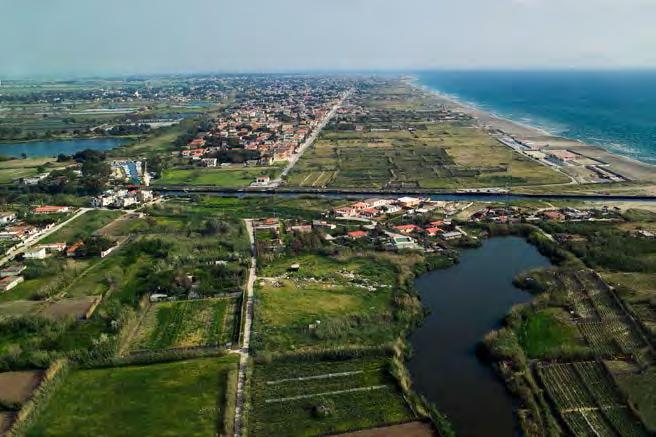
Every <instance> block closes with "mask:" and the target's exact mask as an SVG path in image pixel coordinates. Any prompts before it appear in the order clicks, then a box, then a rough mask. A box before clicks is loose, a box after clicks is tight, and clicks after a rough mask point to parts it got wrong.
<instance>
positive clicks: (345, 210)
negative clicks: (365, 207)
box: [334, 206, 357, 217]
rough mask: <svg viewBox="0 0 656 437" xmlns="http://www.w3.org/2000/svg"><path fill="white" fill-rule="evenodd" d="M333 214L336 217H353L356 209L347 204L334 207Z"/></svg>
mask: <svg viewBox="0 0 656 437" xmlns="http://www.w3.org/2000/svg"><path fill="white" fill-rule="evenodd" d="M334 212H335V215H336V216H338V217H353V216H355V215H356V213H357V211H356V210H355V209H353V208H351V207H349V206H343V207H341V208H335V210H334Z"/></svg>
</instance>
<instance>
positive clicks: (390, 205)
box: [332, 196, 456, 219]
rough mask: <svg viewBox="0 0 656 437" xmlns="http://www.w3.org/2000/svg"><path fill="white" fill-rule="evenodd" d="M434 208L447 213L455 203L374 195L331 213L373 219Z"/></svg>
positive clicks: (337, 215) (339, 215)
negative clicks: (374, 196)
mask: <svg viewBox="0 0 656 437" xmlns="http://www.w3.org/2000/svg"><path fill="white" fill-rule="evenodd" d="M436 208H441V210H442V212H444V213H445V214H447V215H448V214H452V213H454V212H455V211H456V207H455V205H453V204H452V203H449V202H445V201H440V200H430V199H427V198H419V197H408V196H404V197H399V198H396V199H392V198H378V197H376V198H370V199H364V200H358V201H357V202H353V203H351V204H349V205H345V206H341V207H339V208H335V209H334V210H333V211H332V214H333V215H335V216H336V217H343V218H356V219H374V218H377V217H381V216H385V215H389V214H397V213H404V214H407V215H413V214H425V213H428V212H430V211H433V210H435V209H436Z"/></svg>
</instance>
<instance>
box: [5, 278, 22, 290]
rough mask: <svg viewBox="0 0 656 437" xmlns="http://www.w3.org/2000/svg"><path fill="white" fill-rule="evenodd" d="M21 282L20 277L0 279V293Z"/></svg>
mask: <svg viewBox="0 0 656 437" xmlns="http://www.w3.org/2000/svg"><path fill="white" fill-rule="evenodd" d="M23 281H24V279H23V277H22V276H6V277H4V278H2V279H0V291H9V290H11V289H12V288H14V287H15V286H17V285H18V284H20V283H21V282H23Z"/></svg>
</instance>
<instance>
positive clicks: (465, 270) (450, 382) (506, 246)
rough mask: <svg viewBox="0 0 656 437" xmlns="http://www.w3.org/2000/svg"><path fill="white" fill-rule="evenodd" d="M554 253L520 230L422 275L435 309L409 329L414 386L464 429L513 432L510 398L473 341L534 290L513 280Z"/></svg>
mask: <svg viewBox="0 0 656 437" xmlns="http://www.w3.org/2000/svg"><path fill="white" fill-rule="evenodd" d="M548 265H549V260H548V259H547V258H545V257H543V256H542V255H541V254H540V253H538V251H537V249H536V248H535V247H534V246H531V245H530V244H528V243H527V242H526V241H524V240H523V239H521V238H518V237H497V238H492V239H490V240H488V241H486V242H485V243H484V244H483V246H482V247H480V248H477V249H469V250H465V251H463V253H462V254H461V258H460V263H459V264H458V265H456V266H454V267H451V268H449V269H447V270H437V271H433V272H429V273H426V274H424V275H422V276H420V277H418V278H417V280H416V282H415V286H416V287H417V289H418V290H419V292H420V294H421V298H422V302H423V303H424V305H426V306H427V307H428V308H430V310H431V314H430V315H429V316H428V317H427V318H426V319H425V320H424V323H423V324H422V326H421V327H420V328H419V329H417V330H416V331H415V332H414V333H413V335H412V336H411V337H410V341H411V343H412V346H413V350H414V356H413V358H412V359H411V360H410V362H409V363H408V368H409V369H410V373H411V374H412V379H413V382H414V386H415V389H416V391H417V392H419V393H421V394H423V395H425V396H426V397H427V398H428V399H429V400H430V401H432V402H434V403H435V405H437V407H438V409H439V410H440V411H441V412H443V413H444V414H446V415H447V416H448V418H449V420H450V421H451V423H452V424H453V425H454V428H455V431H456V434H457V435H459V436H487V437H489V436H512V435H514V434H515V433H516V424H515V420H514V418H513V414H512V408H513V401H512V398H511V396H510V394H509V393H507V391H506V389H505V387H504V386H503V383H502V381H501V380H500V379H499V378H498V377H497V376H496V375H495V373H494V371H493V370H492V369H491V368H490V367H489V366H488V365H487V364H485V363H483V362H481V361H480V360H479V359H478V357H477V356H476V345H477V343H478V342H479V341H480V340H481V339H482V338H483V337H484V336H485V334H486V333H487V332H489V331H491V330H492V329H495V328H497V327H499V325H500V322H501V320H502V319H503V317H504V316H505V315H506V314H507V312H508V310H510V308H511V307H512V306H513V305H514V304H517V303H521V302H527V301H529V300H530V299H531V296H530V295H529V294H528V293H526V292H524V291H521V290H519V289H517V288H516V287H515V286H513V284H512V280H513V278H514V277H515V275H517V274H518V273H520V272H522V271H524V270H528V269H531V268H535V267H543V266H548Z"/></svg>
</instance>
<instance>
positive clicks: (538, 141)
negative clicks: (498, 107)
mask: <svg viewBox="0 0 656 437" xmlns="http://www.w3.org/2000/svg"><path fill="white" fill-rule="evenodd" d="M402 81H403V82H404V83H406V84H408V85H409V86H411V87H413V88H415V89H417V90H419V91H421V92H424V93H428V94H430V95H431V96H433V97H434V98H435V99H436V100H437V101H438V102H439V103H441V104H442V105H444V106H445V107H446V108H448V109H450V110H454V111H458V112H462V113H464V114H467V115H470V116H471V117H473V118H474V119H475V120H476V122H477V123H478V124H479V125H480V126H481V127H482V128H484V129H488V130H497V131H500V132H502V133H504V134H505V135H508V136H510V137H513V138H515V139H517V140H520V141H522V142H528V143H531V144H535V145H536V146H539V147H544V148H546V149H547V150H570V151H572V152H574V153H577V154H579V155H581V156H583V157H585V158H588V159H591V160H594V161H598V162H600V163H602V165H607V166H608V167H610V169H612V171H613V172H614V173H618V174H620V175H621V176H623V177H624V178H625V179H627V180H629V181H641V182H656V165H654V164H650V163H647V162H643V161H640V160H638V159H636V158H632V157H629V156H625V155H621V154H618V153H616V152H615V151H611V150H608V149H606V148H604V147H602V146H599V145H594V144H589V143H586V142H584V141H581V140H576V139H571V138H566V137H563V136H559V135H555V134H552V133H550V132H548V131H546V130H544V129H541V128H539V127H535V126H531V125H529V124H526V123H522V122H518V121H515V120H512V119H510V118H506V117H503V116H501V115H499V114H496V113H493V112H490V111H489V110H485V109H482V108H480V107H477V106H476V105H475V104H473V103H469V102H463V101H461V100H460V99H458V98H457V97H455V96H451V95H447V94H444V93H442V92H440V91H438V90H435V89H433V88H430V87H428V86H426V85H423V84H421V83H419V78H418V77H416V76H414V75H407V76H405V77H403V78H402Z"/></svg>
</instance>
